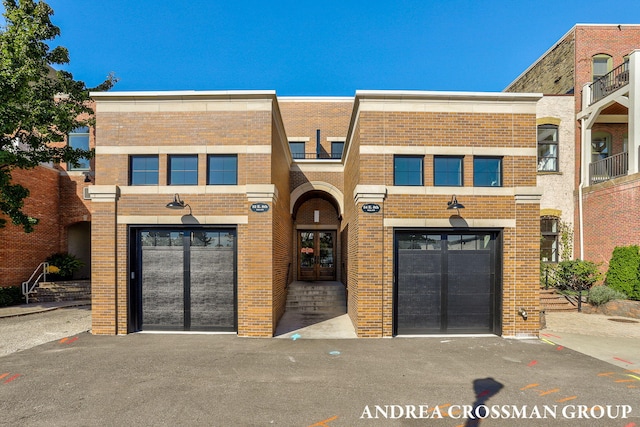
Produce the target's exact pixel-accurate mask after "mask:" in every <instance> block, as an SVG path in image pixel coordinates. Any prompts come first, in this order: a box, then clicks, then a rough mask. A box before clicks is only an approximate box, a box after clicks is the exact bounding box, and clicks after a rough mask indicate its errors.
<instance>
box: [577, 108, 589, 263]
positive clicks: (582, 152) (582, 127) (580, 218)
mask: <svg viewBox="0 0 640 427" xmlns="http://www.w3.org/2000/svg"><path fill="white" fill-rule="evenodd" d="M583 102H584V99H583ZM585 121H586V120H585V118H581V119H580V158H581V160H580V184H579V185H578V222H579V224H578V235H579V236H580V257H579V259H584V225H583V224H584V210H583V206H582V188H583V187H584V179H585V175H587V174H586V173H585V164H586V165H588V163H585V162H586V160H587V159H586V157H587V156H586V155H585V139H586V137H587V131H586V129H585V126H587V125H586V123H585Z"/></svg>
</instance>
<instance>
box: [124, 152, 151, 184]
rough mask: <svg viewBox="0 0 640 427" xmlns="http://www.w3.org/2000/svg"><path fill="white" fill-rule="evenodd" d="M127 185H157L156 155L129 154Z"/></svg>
mask: <svg viewBox="0 0 640 427" xmlns="http://www.w3.org/2000/svg"><path fill="white" fill-rule="evenodd" d="M129 185H158V156H154V155H149V156H130V157H129Z"/></svg>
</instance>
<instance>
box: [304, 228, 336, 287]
mask: <svg viewBox="0 0 640 427" xmlns="http://www.w3.org/2000/svg"><path fill="white" fill-rule="evenodd" d="M335 236H336V233H335V231H301V232H300V233H299V234H298V248H299V252H298V279H299V280H335V279H336V267H335V241H336V239H335Z"/></svg>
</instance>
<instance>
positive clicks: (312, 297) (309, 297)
mask: <svg viewBox="0 0 640 427" xmlns="http://www.w3.org/2000/svg"><path fill="white" fill-rule="evenodd" d="M287 299H288V300H291V301H345V295H344V292H343V293H342V294H330V295H321V294H289V295H287Z"/></svg>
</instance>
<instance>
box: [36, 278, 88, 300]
mask: <svg viewBox="0 0 640 427" xmlns="http://www.w3.org/2000/svg"><path fill="white" fill-rule="evenodd" d="M90 299H91V281H89V280H77V281H76V280H74V281H66V282H41V283H39V284H38V287H37V288H36V289H35V294H32V295H31V296H29V301H30V302H31V301H33V302H62V301H78V300H90Z"/></svg>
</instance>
